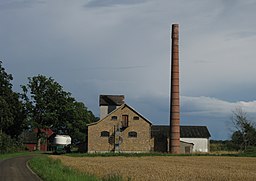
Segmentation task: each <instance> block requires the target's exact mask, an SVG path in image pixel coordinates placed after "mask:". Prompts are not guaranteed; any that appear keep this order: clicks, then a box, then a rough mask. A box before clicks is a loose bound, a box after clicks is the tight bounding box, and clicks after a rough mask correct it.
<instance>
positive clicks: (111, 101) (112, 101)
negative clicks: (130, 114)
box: [99, 95, 124, 106]
mask: <svg viewBox="0 0 256 181" xmlns="http://www.w3.org/2000/svg"><path fill="white" fill-rule="evenodd" d="M99 103H100V106H121V105H122V104H124V95H100V101H99Z"/></svg>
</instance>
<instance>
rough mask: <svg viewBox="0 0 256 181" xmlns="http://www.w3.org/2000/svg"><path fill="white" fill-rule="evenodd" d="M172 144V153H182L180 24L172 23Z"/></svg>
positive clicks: (170, 146) (170, 149) (170, 148)
mask: <svg viewBox="0 0 256 181" xmlns="http://www.w3.org/2000/svg"><path fill="white" fill-rule="evenodd" d="M171 38H172V53H171V95H170V144H169V151H170V153H172V154H179V153H180V94H179V25H178V24H173V25H172V36H171Z"/></svg>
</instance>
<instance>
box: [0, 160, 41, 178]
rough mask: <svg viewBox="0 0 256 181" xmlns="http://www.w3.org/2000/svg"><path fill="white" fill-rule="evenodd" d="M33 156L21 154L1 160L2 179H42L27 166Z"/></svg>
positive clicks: (0, 174)
mask: <svg viewBox="0 0 256 181" xmlns="http://www.w3.org/2000/svg"><path fill="white" fill-rule="evenodd" d="M32 157H33V156H21V157H16V158H10V159H6V160H0V180H1V181H42V180H41V179H40V178H39V177H38V176H37V175H36V174H34V173H33V172H32V171H31V170H30V169H29V168H28V166H27V161H28V160H29V159H30V158H32Z"/></svg>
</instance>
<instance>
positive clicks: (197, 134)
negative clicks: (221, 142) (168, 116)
mask: <svg viewBox="0 0 256 181" xmlns="http://www.w3.org/2000/svg"><path fill="white" fill-rule="evenodd" d="M169 130H170V127H169V126H159V125H154V126H152V127H151V131H152V135H156V134H159V133H160V132H161V134H163V135H165V136H169ZM180 137H181V138H209V137H211V134H210V133H209V131H208V129H207V127H206V126H180Z"/></svg>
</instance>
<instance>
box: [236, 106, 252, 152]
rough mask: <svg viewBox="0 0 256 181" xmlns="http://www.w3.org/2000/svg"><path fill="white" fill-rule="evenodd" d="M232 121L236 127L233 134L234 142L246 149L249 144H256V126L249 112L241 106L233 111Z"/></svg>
mask: <svg viewBox="0 0 256 181" xmlns="http://www.w3.org/2000/svg"><path fill="white" fill-rule="evenodd" d="M232 121H233V124H234V126H235V128H236V131H235V132H234V133H233V134H232V141H233V143H234V144H236V145H237V146H239V147H240V149H241V150H246V149H247V147H248V146H256V128H255V126H254V124H253V122H252V121H250V120H249V119H248V116H247V113H246V112H244V111H243V110H242V109H241V108H238V109H236V110H235V111H233V117H232Z"/></svg>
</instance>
